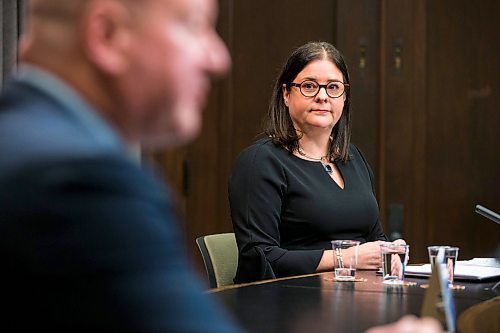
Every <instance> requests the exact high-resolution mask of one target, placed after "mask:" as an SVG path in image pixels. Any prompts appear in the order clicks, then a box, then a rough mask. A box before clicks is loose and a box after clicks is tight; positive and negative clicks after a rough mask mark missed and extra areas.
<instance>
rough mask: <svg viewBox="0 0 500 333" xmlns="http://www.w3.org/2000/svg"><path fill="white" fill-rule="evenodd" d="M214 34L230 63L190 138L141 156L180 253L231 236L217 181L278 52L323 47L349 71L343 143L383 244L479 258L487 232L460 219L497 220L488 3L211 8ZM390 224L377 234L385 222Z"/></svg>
mask: <svg viewBox="0 0 500 333" xmlns="http://www.w3.org/2000/svg"><path fill="white" fill-rule="evenodd" d="M219 4H220V13H219V31H220V33H221V35H222V37H223V39H224V40H225V41H226V42H227V44H228V46H229V48H230V52H231V54H232V57H233V68H232V72H231V74H230V75H229V76H228V77H226V78H225V79H223V80H221V81H218V82H217V83H216V84H215V85H214V89H213V93H212V97H211V100H210V103H209V106H208V108H207V110H206V112H205V113H204V129H203V133H202V134H201V136H200V137H199V138H198V139H197V140H196V142H194V143H193V144H191V145H190V146H189V147H186V148H183V149H179V150H176V151H170V152H164V153H155V154H152V153H148V154H147V155H148V156H149V157H151V158H153V159H154V160H155V161H156V165H157V167H158V168H159V171H160V172H162V173H163V174H165V175H166V177H167V178H168V179H170V181H171V183H172V184H173V187H174V188H176V189H177V191H178V193H179V194H180V195H179V202H180V207H181V208H182V209H183V210H184V212H185V221H184V224H183V225H184V226H185V231H186V242H187V244H188V245H189V246H188V249H189V251H190V252H191V253H192V254H193V258H194V259H196V260H197V261H198V263H200V260H199V256H198V254H197V249H196V248H195V243H194V239H195V237H197V236H200V235H204V234H211V233H218V232H227V231H231V230H232V228H231V223H230V219H229V209H228V202H227V179H228V177H229V174H230V172H231V167H232V164H233V161H234V158H235V156H236V155H237V154H238V152H239V151H240V150H241V149H243V148H244V147H246V146H247V145H249V144H250V143H251V142H252V141H253V140H254V139H255V138H256V137H257V135H258V134H259V133H260V131H261V120H262V118H263V116H264V114H265V113H266V111H267V105H268V101H269V98H270V95H271V88H272V85H273V83H274V79H275V76H276V75H277V73H278V71H279V69H280V68H281V66H282V64H283V61H284V60H285V58H286V57H287V56H288V54H289V53H290V51H291V49H292V48H294V47H296V46H298V45H301V44H303V43H304V42H306V41H309V40H326V41H330V42H333V43H334V44H336V45H337V46H338V47H339V49H340V50H341V51H342V52H343V53H344V55H345V56H346V58H347V62H348V65H349V68H350V73H351V76H352V78H351V83H352V103H353V104H352V112H353V120H354V124H353V142H354V143H356V144H357V145H358V146H360V147H361V149H362V150H363V152H364V153H365V155H366V156H367V158H368V160H369V162H370V163H371V166H372V168H373V170H374V172H375V174H376V177H377V194H378V200H379V204H380V210H381V216H382V220H383V223H384V226H385V228H386V231H387V232H388V233H391V232H393V231H399V232H401V233H402V234H403V236H404V238H405V239H407V240H408V242H409V243H410V245H411V253H412V262H418V261H426V260H427V255H426V248H425V247H426V246H427V245H430V244H452V245H458V246H460V247H461V252H460V257H461V258H463V259H466V258H471V257H474V256H476V257H479V256H492V255H493V253H494V251H495V249H496V247H497V246H498V244H499V240H500V237H499V236H500V228H499V227H498V226H497V225H495V224H493V223H492V222H490V221H488V220H486V219H485V218H483V217H481V216H478V215H476V214H474V213H473V210H474V205H475V204H476V203H482V204H484V205H485V206H487V207H489V208H491V209H493V210H497V211H498V210H500V195H499V187H500V173H499V170H500V160H499V156H500V153H499V152H500V140H499V135H498V129H499V128H500V110H499V109H498V108H499V105H500V96H499V90H500V76H499V75H498V74H499V73H500V71H499V62H498V60H497V58H498V57H497V54H499V52H500V39H499V38H498V36H497V35H498V31H500V25H499V24H500V20H498V19H497V17H496V13H498V12H500V10H499V9H500V5H499V4H500V2H498V1H495V0H485V1H482V2H480V3H470V2H468V1H465V0H442V1H431V0H428V1H420V0H381V1H379V0H338V1H324V0H313V1H307V2H304V1H298V0H287V1H286V2H285V1H267V0H255V1H235V0H221V1H219ZM389 222H390V223H389Z"/></svg>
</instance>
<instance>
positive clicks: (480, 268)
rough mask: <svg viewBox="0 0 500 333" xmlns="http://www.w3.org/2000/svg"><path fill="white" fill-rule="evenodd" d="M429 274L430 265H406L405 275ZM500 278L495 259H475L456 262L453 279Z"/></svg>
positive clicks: (499, 269)
mask: <svg viewBox="0 0 500 333" xmlns="http://www.w3.org/2000/svg"><path fill="white" fill-rule="evenodd" d="M430 274H431V265H430V264H425V265H408V266H406V271H405V275H408V276H425V277H428V276H429V275H430ZM493 277H500V266H499V264H498V261H497V260H496V259H495V258H475V259H472V260H465V261H457V264H456V267H455V279H460V280H483V279H488V278H493Z"/></svg>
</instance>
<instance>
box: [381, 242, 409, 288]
mask: <svg viewBox="0 0 500 333" xmlns="http://www.w3.org/2000/svg"><path fill="white" fill-rule="evenodd" d="M409 249H410V246H409V245H406V244H393V243H386V244H381V245H380V251H381V254H382V271H383V280H384V281H383V283H385V284H396V285H398V284H404V279H405V270H406V262H407V258H408V251H409Z"/></svg>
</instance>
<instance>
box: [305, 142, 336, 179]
mask: <svg viewBox="0 0 500 333" xmlns="http://www.w3.org/2000/svg"><path fill="white" fill-rule="evenodd" d="M297 151H298V153H299V155H301V156H304V157H307V158H308V159H310V160H313V161H318V162H321V165H322V166H323V169H325V171H326V172H327V173H328V174H329V175H331V174H332V172H333V169H332V166H331V165H330V164H328V163H324V162H323V161H328V155H324V156H321V157H320V158H317V157H312V156H309V155H307V154H306V152H305V151H304V150H303V149H302V147H301V146H299V148H298V149H297Z"/></svg>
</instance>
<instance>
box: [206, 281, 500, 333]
mask: <svg viewBox="0 0 500 333" xmlns="http://www.w3.org/2000/svg"><path fill="white" fill-rule="evenodd" d="M356 275H357V277H358V278H362V279H364V280H365V281H362V282H335V281H334V280H333V273H332V272H327V273H321V274H313V275H308V276H300V277H294V278H287V279H278V280H270V281H266V282H258V283H253V284H244V285H236V286H229V287H223V288H220V289H214V290H213V294H214V295H215V296H216V298H218V299H219V300H220V301H221V302H222V303H223V304H225V306H226V308H227V309H228V310H229V312H230V313H231V314H232V315H233V317H234V318H235V320H236V321H238V322H239V323H240V325H242V326H243V327H244V328H245V329H247V330H248V331H249V332H259V333H268V332H269V333H271V332H272V333H287V332H293V333H296V332H297V333H298V332H315V333H316V332H363V331H364V330H366V329H368V328H369V327H372V326H375V325H381V324H386V323H390V322H394V321H396V320H397V319H399V318H400V317H401V316H403V315H405V314H415V315H417V316H419V315H420V310H421V306H422V303H423V298H424V293H425V290H426V289H425V288H423V287H422V286H423V285H424V286H425V284H427V283H428V280H427V279H416V278H406V281H410V282H415V285H411V286H390V285H385V284H383V283H382V277H381V276H377V275H376V274H375V272H374V271H358V272H357V273H356ZM456 282H457V283H458V284H461V285H464V286H465V289H463V290H453V292H452V294H453V297H454V301H455V309H456V314H457V318H458V317H459V316H460V314H461V313H462V312H463V311H464V310H466V309H467V308H469V307H470V306H472V305H474V304H477V303H480V302H482V301H485V300H488V299H491V298H493V297H495V296H498V295H499V294H500V291H499V288H498V287H496V288H494V289H493V287H494V286H495V284H496V283H497V282H498V280H496V281H495V280H490V281H487V282H481V283H477V282H474V283H468V282H464V281H456Z"/></svg>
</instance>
